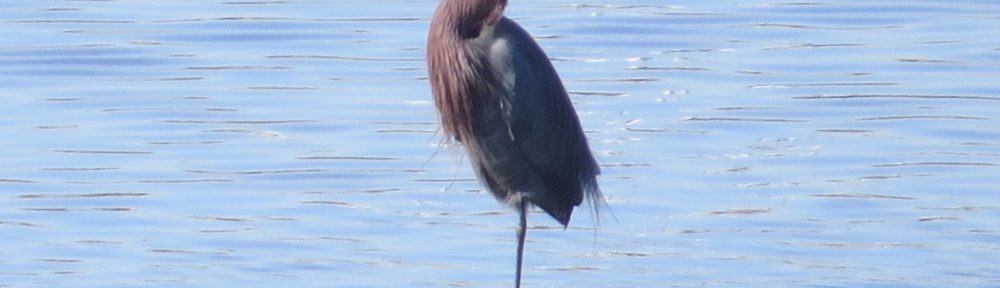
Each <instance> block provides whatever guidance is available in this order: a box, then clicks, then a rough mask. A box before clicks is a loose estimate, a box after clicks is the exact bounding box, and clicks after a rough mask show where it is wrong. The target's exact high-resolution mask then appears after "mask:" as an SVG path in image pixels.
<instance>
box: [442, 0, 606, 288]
mask: <svg viewBox="0 0 1000 288" xmlns="http://www.w3.org/2000/svg"><path fill="white" fill-rule="evenodd" d="M506 6H507V1H506V0H442V1H441V4H440V5H439V6H438V8H437V11H436V12H435V13H434V18H433V19H431V28H430V33H429V35H428V40H427V64H428V69H429V70H430V71H429V73H430V81H431V88H432V90H433V93H434V104H435V105H436V106H437V109H438V115H439V116H440V121H441V126H442V127H443V129H444V137H445V140H444V141H446V142H450V141H457V142H459V143H461V144H462V146H463V147H465V152H466V154H467V155H468V157H469V160H470V161H469V162H470V163H471V164H472V168H473V170H475V172H476V177H477V178H478V179H479V182H480V183H481V184H482V185H483V186H486V188H487V189H488V190H489V191H490V192H492V193H493V196H494V197H496V198H497V200H498V201H500V202H503V203H506V204H508V205H511V206H513V207H514V208H515V209H517V212H518V214H519V215H520V217H521V222H520V226H518V228H517V270H516V274H515V275H516V277H515V282H514V286H515V287H520V285H521V263H522V258H523V254H524V236H525V230H526V229H527V215H526V213H527V210H528V208H530V207H529V206H538V207H540V208H542V210H544V211H545V212H546V213H548V214H549V215H550V216H552V218H555V219H556V221H559V223H560V224H562V225H563V227H566V225H568V224H569V218H570V214H572V213H573V207H574V206H578V205H580V203H581V202H582V201H583V199H584V198H587V200H588V201H589V202H590V204H591V207H593V209H594V211H595V212H596V211H597V204H598V203H599V202H601V201H603V198H602V196H601V192H600V190H599V189H598V187H597V180H596V179H595V177H596V175H597V174H600V169H599V168H598V167H597V163H596V162H595V161H594V156H593V155H591V154H590V148H589V147H588V145H587V139H586V137H585V136H584V134H583V130H582V129H581V128H580V120H579V119H578V118H577V115H576V111H574V110H573V104H572V103H571V102H570V100H569V96H568V95H567V94H566V89H565V88H564V87H563V85H562V82H561V81H560V80H559V75H558V74H556V70H555V68H553V67H552V63H551V62H549V59H548V57H547V56H545V52H543V51H542V49H541V48H540V47H539V46H538V43H535V40H534V39H532V38H531V36H530V35H528V32H525V31H524V29H523V28H521V26H519V25H517V24H516V23H514V21H511V20H510V19H507V18H506V17H504V16H503V10H504V8H505V7H506Z"/></svg>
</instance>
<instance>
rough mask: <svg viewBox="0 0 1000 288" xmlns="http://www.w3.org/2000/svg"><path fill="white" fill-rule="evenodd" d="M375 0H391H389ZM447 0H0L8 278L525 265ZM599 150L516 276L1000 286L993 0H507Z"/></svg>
mask: <svg viewBox="0 0 1000 288" xmlns="http://www.w3.org/2000/svg"><path fill="white" fill-rule="evenodd" d="M372 4H375V5H372ZM435 6H436V1H375V2H357V1H327V2H285V1H245V2H244V1H232V2H179V1H178V2H170V3H166V2H163V3H160V2H145V1H125V2H118V1H19V2H16V3H7V4H6V5H4V7H2V8H0V12H2V13H0V29H2V31H4V32H5V33H4V34H5V37H2V39H0V84H2V85H3V86H4V87H5V89H4V91H3V92H0V97H2V98H3V99H4V102H5V104H4V105H2V106H0V133H2V134H3V135H6V137H3V138H2V139H0V148H2V149H0V151H3V152H0V153H2V154H0V155H2V158H0V159H2V161H3V162H4V165H2V166H0V201H2V202H3V205H2V206H0V237H2V238H4V239H6V240H5V241H4V245H2V246H0V271H2V272H0V287H26V286H45V287H81V286H84V287H108V286H144V287H150V286H154V287H155V286H164V287H167V286H169V287H176V286H178V285H180V286H188V287H220V286H221V287H231V286H237V285H250V286H254V287H269V286H270V287H330V286H333V287H455V286H457V287H509V286H510V285H511V283H512V281H513V280H512V278H513V264H514V233H513V226H514V224H515V222H516V215H514V214H513V211H512V210H511V209H507V208H504V207H502V206H500V205H498V204H497V203H496V202H495V201H494V200H493V199H492V197H490V196H489V195H488V193H486V192H483V191H482V190H480V188H479V186H478V184H477V183H476V182H475V180H474V176H473V175H472V173H471V172H470V171H469V169H468V168H467V167H466V166H467V163H465V162H462V161H461V160H460V159H461V158H462V155H461V154H460V153H457V152H456V151H454V150H449V149H447V148H445V149H439V148H437V143H439V141H440V135H439V133H436V131H437V124H436V122H435V121H436V118H435V111H434V108H433V105H432V103H431V102H430V101H429V100H430V98H431V96H430V90H429V87H428V83H427V81H426V78H425V77H426V76H425V75H426V70H425V66H424V45H425V35H426V30H427V24H428V19H429V17H430V15H431V14H432V13H433V10H434V8H435ZM507 15H508V16H509V17H511V18H512V19H515V20H516V21H518V22H519V23H521V24H522V25H523V26H524V27H525V28H526V29H527V30H528V31H530V32H531V33H533V35H534V36H535V37H536V38H538V41H539V42H540V44H541V45H542V46H543V48H544V49H546V51H547V52H548V54H549V56H550V57H551V58H552V59H553V61H554V63H555V65H556V67H557V69H558V70H559V71H560V73H561V75H562V77H563V80H564V82H565V84H566V86H567V88H568V89H569V90H570V91H571V94H572V95H571V96H572V98H573V100H574V103H575V105H576V107H577V111H578V112H579V113H580V114H581V119H582V121H583V124H584V126H585V128H586V130H587V132H588V136H589V138H590V141H591V146H592V148H593V149H594V150H595V153H596V154H597V157H598V158H599V160H598V161H599V162H600V163H601V166H602V169H603V171H604V174H603V175H602V176H601V177H600V179H599V181H600V184H601V186H602V189H603V191H604V193H605V194H606V196H607V197H608V202H609V205H610V208H611V209H610V210H605V211H602V214H601V215H600V217H598V219H599V221H600V228H599V229H598V230H597V231H596V232H595V231H594V227H595V225H594V221H593V220H592V219H593V218H594V217H593V216H592V215H588V212H587V210H588V209H586V208H584V209H579V210H578V211H577V213H576V217H575V218H574V221H573V222H572V223H571V225H570V227H569V228H568V229H565V231H564V230H563V229H562V228H561V227H558V224H557V223H556V222H555V221H552V220H551V219H549V218H548V217H547V216H545V215H544V214H542V213H534V214H533V215H531V219H530V220H529V221H530V222H529V223H530V225H531V226H532V227H531V229H530V231H529V233H528V238H529V239H528V241H529V243H528V244H527V248H526V249H527V258H526V263H525V280H524V282H525V283H524V284H525V286H526V287H667V286H671V287H672V286H676V287H775V286H800V287H801V286H805V287H991V286H1000V268H998V266H997V265H996V264H995V262H996V260H995V259H996V258H998V257H1000V193H998V191H997V188H996V187H997V185H998V184H1000V181H998V180H997V176H996V175H1000V119H998V118H1000V113H998V111H1000V110H998V108H1000V85H998V84H997V80H996V79H1000V40H997V39H1000V37H998V36H1000V35H998V33H997V31H1000V17H997V15H1000V5H997V4H995V3H993V2H991V1H962V2H957V3H954V2H930V1H880V2H877V3H855V2H850V1H844V2H838V1H820V2H746V3H728V2H727V3H716V2H715V1H706V3H703V2H700V1H689V2H661V1H619V2H614V3H610V2H595V1H588V2H579V1H577V2H573V1H511V2H510V4H509V7H508V9H507Z"/></svg>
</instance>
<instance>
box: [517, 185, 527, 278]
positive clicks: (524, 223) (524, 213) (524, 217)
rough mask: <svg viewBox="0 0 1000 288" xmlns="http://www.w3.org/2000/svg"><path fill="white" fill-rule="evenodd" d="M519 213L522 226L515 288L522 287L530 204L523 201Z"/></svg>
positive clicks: (518, 236)
mask: <svg viewBox="0 0 1000 288" xmlns="http://www.w3.org/2000/svg"><path fill="white" fill-rule="evenodd" d="M517 212H518V213H519V214H521V215H520V216H521V225H520V226H517V274H516V277H515V278H514V288H520V287H521V263H523V260H524V234H525V233H526V232H527V230H528V202H526V201H524V199H521V207H518V209H517Z"/></svg>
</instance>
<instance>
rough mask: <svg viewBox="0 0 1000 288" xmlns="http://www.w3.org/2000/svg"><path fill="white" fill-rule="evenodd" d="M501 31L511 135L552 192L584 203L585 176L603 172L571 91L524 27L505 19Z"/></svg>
mask: <svg viewBox="0 0 1000 288" xmlns="http://www.w3.org/2000/svg"><path fill="white" fill-rule="evenodd" d="M496 33H497V34H498V35H497V36H498V37H499V38H500V39H503V40H501V41H498V42H496V44H495V45H494V46H493V47H491V49H490V50H491V51H490V52H491V55H492V57H493V59H494V63H496V64H495V65H494V69H496V70H497V71H494V72H499V74H500V75H502V76H501V80H502V82H503V86H504V88H505V89H506V90H507V91H506V92H507V93H505V96H506V97H503V98H504V99H502V100H501V101H502V102H501V109H502V113H503V116H504V118H505V120H506V122H507V127H508V131H509V134H510V137H513V139H514V142H515V143H516V146H517V147H518V148H519V149H520V151H521V153H523V155H524V158H525V159H526V161H528V162H530V164H531V167H532V169H533V170H535V172H536V173H538V174H539V176H541V177H542V179H543V181H544V182H546V186H548V188H550V189H549V190H554V191H550V192H552V193H556V194H559V196H560V197H564V199H565V200H567V201H569V202H571V203H572V204H573V205H574V206H575V205H578V204H579V203H580V202H581V200H582V196H583V195H582V193H581V181H587V180H586V179H582V177H586V176H587V175H590V176H591V177H590V178H591V179H592V178H593V177H592V175H595V174H598V173H599V171H598V168H597V165H596V163H595V162H594V159H593V156H592V155H591V154H590V149H589V147H588V145H587V142H586V138H585V137H584V135H583V131H582V129H581V127H580V121H579V119H578V117H577V115H576V111H575V110H574V109H573V105H572V103H571V102H570V99H569V97H568V95H567V93H566V89H565V88H564V87H563V85H562V81H561V80H560V79H559V75H558V74H557V73H556V71H555V68H554V67H553V66H552V63H551V62H550V61H549V59H548V57H547V56H546V55H545V53H544V52H543V51H542V49H541V48H540V47H539V46H538V44H537V43H536V42H535V41H534V40H533V39H532V38H531V36H530V35H528V33H527V32H525V31H524V29H522V28H521V27H520V26H518V25H517V24H516V23H514V22H513V21H510V20H509V19H506V18H504V19H503V20H502V21H501V22H500V23H499V24H498V25H497V32H496ZM585 184H586V183H585ZM583 188H589V187H583ZM540 206H541V205H540ZM571 207H572V206H570V209H572V208H571ZM543 208H544V207H543Z"/></svg>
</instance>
